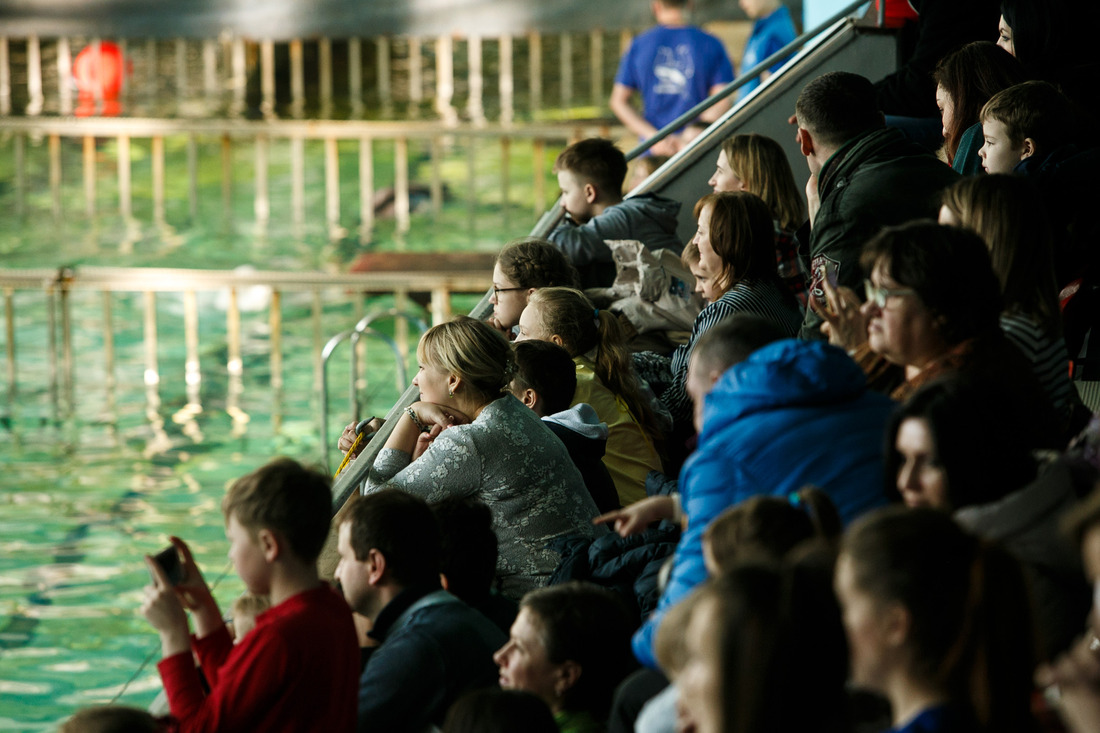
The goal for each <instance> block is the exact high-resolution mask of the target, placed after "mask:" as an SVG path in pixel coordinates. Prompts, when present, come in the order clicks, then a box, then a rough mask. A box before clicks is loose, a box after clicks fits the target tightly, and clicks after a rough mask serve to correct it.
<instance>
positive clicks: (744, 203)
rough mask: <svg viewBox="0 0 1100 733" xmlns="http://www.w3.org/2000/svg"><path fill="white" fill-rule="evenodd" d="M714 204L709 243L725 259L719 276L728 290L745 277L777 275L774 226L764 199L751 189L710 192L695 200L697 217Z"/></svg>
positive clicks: (723, 286) (746, 278)
mask: <svg viewBox="0 0 1100 733" xmlns="http://www.w3.org/2000/svg"><path fill="white" fill-rule="evenodd" d="M708 206H711V207H713V208H712V209H711V213H710V246H711V248H713V249H714V253H715V254H717V255H718V257H719V259H721V260H722V272H720V273H717V274H716V277H717V279H718V281H719V283H720V285H721V287H722V288H724V289H725V290H729V289H730V288H732V287H733V286H734V285H736V284H737V283H739V282H741V281H742V280H750V279H762V280H764V279H772V280H774V279H775V278H777V277H778V276H779V275H778V271H777V269H776V263H775V225H774V224H773V223H772V216H771V211H769V210H768V205H767V204H766V203H764V200H763V199H762V198H760V197H759V196H757V195H756V194H754V193H749V192H748V191H737V192H732V191H724V192H722V193H708V194H707V195H706V196H704V197H703V198H701V199H699V200H698V201H697V202H696V203H695V211H694V213H695V218H696V219H698V218H699V215H700V214H702V213H703V209H705V208H706V207H708Z"/></svg>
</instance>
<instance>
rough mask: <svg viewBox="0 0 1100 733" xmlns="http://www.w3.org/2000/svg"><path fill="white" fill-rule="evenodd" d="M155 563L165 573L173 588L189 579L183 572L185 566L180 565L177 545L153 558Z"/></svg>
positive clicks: (169, 547) (170, 546)
mask: <svg viewBox="0 0 1100 733" xmlns="http://www.w3.org/2000/svg"><path fill="white" fill-rule="evenodd" d="M153 561H154V562H156V564H157V565H159V566H160V569H161V570H162V571H164V577H165V578H167V579H168V582H169V583H171V584H172V586H173V587H175V586H177V585H179V584H180V583H182V582H183V581H184V579H185V578H186V577H187V574H186V573H185V572H184V570H183V564H182V563H180V556H179V552H178V551H177V550H176V546H175V545H169V546H168V547H167V548H166V549H164V550H161V551H160V552H158V553H157V554H156V555H154V556H153Z"/></svg>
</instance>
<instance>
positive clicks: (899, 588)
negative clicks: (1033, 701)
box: [841, 506, 1037, 732]
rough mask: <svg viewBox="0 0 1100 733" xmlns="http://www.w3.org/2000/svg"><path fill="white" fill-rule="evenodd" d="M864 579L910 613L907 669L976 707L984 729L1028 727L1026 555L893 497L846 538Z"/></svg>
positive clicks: (846, 551) (874, 592) (857, 577)
mask: <svg viewBox="0 0 1100 733" xmlns="http://www.w3.org/2000/svg"><path fill="white" fill-rule="evenodd" d="M841 558H842V560H841V561H842V562H843V559H844V558H847V559H848V560H849V561H850V562H851V567H852V570H853V578H854V582H855V585H856V587H857V588H859V589H860V590H861V591H863V592H865V593H867V594H868V595H870V596H871V597H872V598H873V599H875V600H876V601H878V602H882V603H897V604H900V605H901V606H902V607H903V608H904V609H905V610H906V611H907V612H908V614H909V617H910V623H909V630H908V634H907V637H906V640H905V644H906V647H907V648H908V650H909V659H910V666H909V669H908V673H909V674H910V676H911V677H913V678H914V679H918V680H920V681H921V682H923V683H924V684H931V685H935V686H936V687H937V688H939V689H940V690H942V691H943V692H945V693H946V694H947V695H948V696H949V697H950V699H951V701H952V702H954V703H956V704H958V705H961V706H964V707H966V708H968V709H969V710H970V712H971V713H972V714H973V716H974V719H975V722H976V723H977V724H978V726H979V727H978V730H979V731H987V732H992V731H1008V732H1012V731H1030V730H1032V729H1033V728H1034V725H1033V721H1032V718H1031V714H1030V703H1029V700H1030V695H1031V688H1032V681H1031V677H1032V672H1033V670H1034V669H1035V661H1036V657H1037V653H1036V646H1035V640H1034V632H1033V628H1034V627H1033V619H1032V613H1031V602H1030V598H1029V596H1028V588H1027V582H1026V580H1025V578H1024V573H1023V570H1022V569H1021V568H1020V564H1019V563H1018V562H1017V561H1016V560H1015V559H1014V558H1012V557H1011V556H1010V555H1009V554H1008V553H1007V552H1005V551H1004V550H1003V549H1001V548H999V547H996V546H993V545H989V544H986V543H985V542H984V541H982V540H980V539H979V538H977V537H974V536H973V535H970V534H967V533H966V532H965V531H963V530H962V529H961V528H960V527H959V526H958V525H957V524H955V522H954V520H952V519H951V517H950V516H949V515H947V514H945V513H944V512H941V511H938V510H935V509H927V508H922V509H908V508H906V507H900V506H894V507H888V508H886V509H880V510H878V511H875V512H873V513H871V514H869V515H867V516H865V517H863V518H862V519H860V520H859V521H858V522H857V523H856V524H854V525H853V526H852V527H851V529H849V530H848V533H847V534H846V535H845V536H844V539H843V541H842V543H841Z"/></svg>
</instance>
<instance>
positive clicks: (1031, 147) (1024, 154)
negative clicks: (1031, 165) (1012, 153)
mask: <svg viewBox="0 0 1100 733" xmlns="http://www.w3.org/2000/svg"><path fill="white" fill-rule="evenodd" d="M1036 150H1038V146H1037V145H1036V144H1035V139H1034V138H1030V137H1025V138H1024V144H1023V146H1022V147H1021V148H1020V160H1024V159H1026V158H1030V157H1031V156H1033V155H1035V151H1036Z"/></svg>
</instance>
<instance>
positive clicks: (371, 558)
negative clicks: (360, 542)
mask: <svg viewBox="0 0 1100 733" xmlns="http://www.w3.org/2000/svg"><path fill="white" fill-rule="evenodd" d="M364 563H365V564H366V566H367V582H368V583H369V584H370V585H378V584H379V583H381V582H382V578H383V577H384V576H385V575H386V556H385V555H383V554H382V553H381V552H379V551H378V550H377V549H376V548H374V547H372V548H370V550H368V551H367V558H366V560H364Z"/></svg>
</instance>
